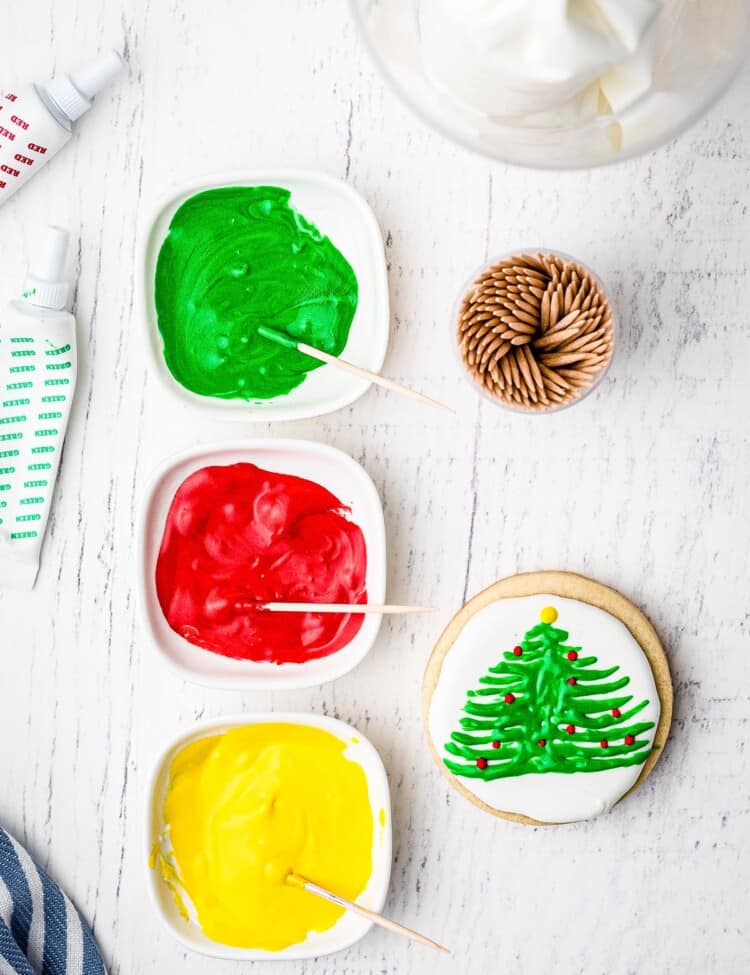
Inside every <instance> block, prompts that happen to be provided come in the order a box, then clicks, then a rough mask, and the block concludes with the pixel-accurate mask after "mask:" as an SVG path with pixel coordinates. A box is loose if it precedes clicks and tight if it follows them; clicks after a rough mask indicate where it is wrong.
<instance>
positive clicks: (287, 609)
mask: <svg viewBox="0 0 750 975" xmlns="http://www.w3.org/2000/svg"><path fill="white" fill-rule="evenodd" d="M254 605H256V606H257V607H258V608H259V609H267V610H270V612H272V613H373V614H377V613H380V614H382V615H383V616H395V615H397V614H399V613H435V612H437V611H436V610H435V608H434V607H433V606H382V605H378V604H377V603H256V604H254Z"/></svg>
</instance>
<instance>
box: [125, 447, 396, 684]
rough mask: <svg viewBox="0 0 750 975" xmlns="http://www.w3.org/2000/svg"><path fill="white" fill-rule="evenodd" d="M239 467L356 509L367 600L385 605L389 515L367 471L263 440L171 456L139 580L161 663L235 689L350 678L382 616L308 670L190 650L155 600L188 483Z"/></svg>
mask: <svg viewBox="0 0 750 975" xmlns="http://www.w3.org/2000/svg"><path fill="white" fill-rule="evenodd" d="M239 462H247V463H251V464H256V465H257V466H258V467H261V468H264V469H265V470H270V471H278V472H279V473H282V474H293V475H296V476H298V477H304V478H307V479H308V480H311V481H315V482H316V483H318V484H321V485H322V486H323V487H325V488H327V489H328V490H329V491H331V492H332V493H333V494H335V495H336V497H337V498H339V500H340V501H341V502H342V503H343V504H345V505H346V506H347V507H348V508H350V509H351V518H352V520H353V521H354V522H355V523H356V524H357V525H359V527H360V528H361V530H362V533H363V535H364V537H365V545H366V547H367V575H366V585H367V601H368V602H370V603H383V602H385V582H386V550H385V524H384V520H383V508H382V505H381V503H380V498H379V497H378V493H377V490H376V489H375V485H374V484H373V483H372V481H371V479H370V477H369V475H368V474H367V473H366V472H365V470H364V469H363V468H362V467H361V466H360V465H359V464H358V463H357V462H356V461H355V460H352V458H351V457H349V456H348V455H347V454H345V453H343V451H341V450H337V449H336V448H335V447H329V446H327V445H326V444H319V443H313V442H311V441H306V440H283V439H258V440H245V441H236V442H231V443H224V444H217V445H215V446H210V447H196V448H192V449H191V450H188V451H185V452H184V453H181V454H179V455H177V456H176V457H172V458H171V459H170V460H168V461H167V462H166V463H165V464H164V465H163V466H162V467H161V468H160V470H159V471H158V473H157V474H156V476H155V477H154V479H153V481H152V483H151V486H150V487H149V489H148V491H147V493H146V496H145V499H144V502H143V506H142V510H141V513H140V519H139V533H138V543H139V550H138V576H139V582H138V585H139V595H140V600H139V602H140V605H141V608H142V611H143V615H144V620H145V623H146V626H147V627H148V630H149V633H150V635H151V638H152V639H153V641H154V644H155V646H156V648H157V650H158V652H159V654H160V655H161V656H162V658H163V659H164V660H165V661H166V662H167V663H169V664H171V665H172V666H173V667H175V668H176V669H177V670H178V671H179V672H180V674H181V676H182V677H183V678H185V679H186V680H190V681H193V682H195V683H199V684H207V685H210V686H214V687H225V688H230V689H236V690H273V689H287V690H290V689H296V688H302V687H315V686H317V685H319V684H325V683H326V682H328V681H331V680H335V679H336V678H338V677H341V676H342V675H343V674H346V673H348V672H349V671H350V670H351V669H352V668H353V667H356V665H357V664H358V663H360V661H362V660H363V659H364V657H365V656H366V655H367V653H368V651H369V650H370V648H371V647H372V645H373V643H374V642H375V638H376V637H377V635H378V630H379V629H380V622H381V617H380V616H379V615H376V614H372V615H369V614H368V615H366V616H365V617H364V620H363V622H362V626H361V627H360V629H359V632H358V633H357V634H356V636H355V637H354V639H353V640H351V641H350V642H349V643H348V644H347V645H346V646H345V647H343V648H342V649H341V650H338V651H336V652H335V653H332V654H330V655H329V656H327V657H319V658H318V659H316V660H310V661H306V662H305V663H302V664H297V663H283V664H274V663H269V662H268V661H260V662H256V661H252V660H235V659H232V658H229V657H223V656H221V655H220V654H217V653H211V652H210V651H208V650H204V649H202V648H201V647H197V646H195V645H194V644H192V643H190V642H189V641H187V640H186V639H184V637H182V636H180V635H179V634H178V633H176V632H175V631H174V630H173V629H172V628H171V627H170V626H169V624H168V623H167V620H166V619H165V617H164V614H163V612H162V609H161V606H160V605H159V600H158V598H157V594H156V585H155V572H156V562H157V558H158V555H159V549H160V547H161V540H162V535H163V532H164V524H165V521H166V517H167V512H168V511H169V507H170V505H171V503H172V499H173V498H174V495H175V493H176V491H177V489H178V488H179V486H180V485H181V484H182V482H183V481H184V480H185V479H186V478H187V477H189V476H190V475H191V474H193V473H194V472H195V471H197V470H199V469H200V468H202V467H207V466H211V465H228V464H236V463H239Z"/></svg>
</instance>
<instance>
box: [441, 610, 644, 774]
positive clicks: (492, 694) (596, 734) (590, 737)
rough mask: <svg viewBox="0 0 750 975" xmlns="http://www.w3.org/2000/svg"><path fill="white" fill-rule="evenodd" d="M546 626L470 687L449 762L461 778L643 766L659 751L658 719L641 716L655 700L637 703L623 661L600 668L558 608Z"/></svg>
mask: <svg viewBox="0 0 750 975" xmlns="http://www.w3.org/2000/svg"><path fill="white" fill-rule="evenodd" d="M540 616H541V623H538V624H537V625H536V626H534V627H532V629H530V630H529V631H528V633H527V634H526V635H525V637H524V638H523V640H522V641H521V643H520V644H519V645H518V646H516V647H514V648H513V650H511V651H510V652H507V653H504V654H503V659H502V660H501V661H500V663H498V664H497V665H496V666H495V667H490V669H489V671H488V673H487V674H486V676H484V677H480V678H479V683H480V684H481V685H482V686H481V687H479V688H478V689H477V690H474V691H469V692H468V696H467V700H466V704H465V706H464V713H465V715H466V717H463V718H461V720H460V725H461V730H460V731H454V732H453V734H452V735H451V740H450V741H449V742H448V743H447V744H446V746H445V750H446V751H447V752H448V753H449V755H450V756H451V757H450V758H446V759H444V761H445V764H446V766H447V767H448V768H449V769H450V770H451V772H453V773H454V775H463V776H467V777H468V778H472V779H483V780H484V781H486V782H490V781H492V780H493V779H502V778H508V777H510V776H515V775H527V774H529V773H544V772H563V773H565V772H600V771H603V770H605V769H612V768H622V767H624V766H628V765H640V764H642V763H643V762H645V760H646V758H647V757H648V755H649V753H650V751H651V747H652V746H651V744H650V742H649V739H648V738H645V737H642V736H643V735H644V734H645V733H646V732H648V731H650V730H651V729H652V728H653V727H654V723H653V721H636V720H634V719H635V718H636V716H637V715H638V714H639V713H640V712H641V711H643V709H644V708H646V707H648V703H649V702H648V701H641V702H640V703H638V704H632V703H631V702H632V701H633V695H632V694H628V693H627V692H625V691H624V688H626V687H627V685H628V684H629V683H630V678H629V677H626V676H618V677H615V676H614V675H615V674H616V673H617V671H618V670H619V669H620V668H619V667H618V666H615V667H608V668H606V669H598V668H597V667H596V663H597V658H596V657H586V656H581V647H574V646H570V645H568V643H567V640H568V634H567V633H566V631H565V630H560V629H557V628H555V627H554V626H553V624H554V623H555V622H556V621H557V610H556V609H554V608H553V607H551V606H549V607H547V608H545V609H543V610H542V612H541V614H540Z"/></svg>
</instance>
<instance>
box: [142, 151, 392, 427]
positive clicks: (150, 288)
mask: <svg viewBox="0 0 750 975" xmlns="http://www.w3.org/2000/svg"><path fill="white" fill-rule="evenodd" d="M269 185H270V186H281V187H284V188H286V189H288V190H290V191H291V194H292V197H291V204H292V206H293V207H294V208H295V209H296V210H298V211H299V212H300V213H302V214H303V216H305V217H306V218H307V219H309V220H311V221H312V222H313V223H314V224H315V226H316V227H318V229H319V230H320V231H321V232H322V233H324V234H325V235H326V236H328V237H330V239H331V241H332V242H333V244H334V245H335V246H336V247H337V248H338V249H339V250H340V251H341V253H342V254H343V255H344V257H345V258H346V259H347V260H348V262H349V264H350V265H351V266H352V268H353V270H354V273H355V275H356V277H357V282H358V285H359V299H358V302H357V310H356V313H355V315H354V320H353V321H352V325H351V328H350V331H349V337H348V340H347V343H346V347H345V348H344V350H343V352H342V353H341V357H342V358H343V359H347V360H349V361H350V362H353V363H355V364H356V365H358V366H362V367H363V368H365V369H369V370H370V371H371V372H379V371H380V369H381V367H382V365H383V360H384V359H385V353H386V349H387V346H388V332H389V321H390V312H389V299H388V277H387V272H386V265H385V254H384V252H383V241H382V237H381V233H380V227H379V226H378V223H377V220H376V219H375V215H374V214H373V212H372V210H371V209H370V207H369V206H368V204H367V203H366V202H365V200H364V199H363V198H362V197H361V196H360V195H359V193H357V192H356V190H354V189H352V187H351V186H349V185H348V184H346V183H343V182H341V181H340V180H337V179H333V178H332V177H330V176H326V175H324V174H323V173H317V172H313V171H307V170H293V169H288V170H287V169H264V170H257V171H251V172H242V173H234V174H232V173H229V174H221V175H217V176H212V177H206V178H204V179H200V180H196V181H195V182H192V183H189V184H187V185H186V186H183V187H182V188H180V189H179V190H177V191H176V192H174V193H171V194H170V195H169V197H168V198H166V199H164V200H162V202H161V203H160V204H158V205H157V206H156V207H155V208H154V211H153V213H152V214H151V216H150V218H149V219H148V221H147V223H146V225H145V229H144V231H143V232H142V233H141V235H140V241H139V256H138V262H137V266H138V275H139V278H140V288H139V291H140V295H141V301H142V312H143V320H144V323H145V327H146V342H147V345H148V347H149V350H150V359H151V363H152V365H153V368H154V372H155V373H156V375H157V376H158V377H159V378H160V379H161V381H162V382H163V384H164V385H165V386H166V387H167V388H168V389H169V390H170V391H171V392H172V393H173V394H175V395H176V396H178V397H179V398H180V399H181V400H182V402H186V403H189V404H190V405H191V406H193V407H196V408H198V409H201V410H203V411H204V412H208V413H211V414H214V415H215V416H217V418H222V419H226V420H244V421H248V420H258V421H268V420H299V419H304V418H306V417H312V416H321V415H323V414H325V413H330V412H332V411H333V410H338V409H342V408H343V407H345V406H348V405H349V404H350V403H353V402H354V400H356V399H357V398H358V397H359V396H361V395H362V394H363V393H364V392H366V390H367V388H368V387H369V385H370V383H369V382H368V381H367V380H365V379H361V378H359V377H357V376H352V375H350V374H349V373H346V372H344V371H343V370H341V369H336V368H335V367H334V366H330V365H324V366H321V368H319V369H314V370H313V371H312V372H310V373H308V375H307V377H306V378H305V380H304V382H302V383H301V384H300V385H299V386H298V387H297V388H296V389H293V390H292V391H291V392H290V393H289V394H288V395H286V396H283V397H277V398H275V399H270V400H255V401H252V402H246V401H245V400H240V399H230V400H224V399H218V398H215V397H212V396H200V395H198V394H197V393H193V392H191V391H190V390H189V389H186V388H185V387H184V386H182V385H181V384H180V383H178V382H177V380H176V379H175V378H174V377H173V376H172V374H171V372H170V371H169V369H168V368H167V364H166V362H165V360H164V355H163V352H162V348H163V342H162V338H161V333H160V332H159V328H158V324H157V316H156V308H155V305H154V274H155V269H156V261H157V258H158V255H159V250H160V248H161V245H162V243H163V241H164V238H165V237H166V234H167V231H168V229H169V223H170V221H171V219H172V217H173V216H174V214H175V212H176V211H177V209H178V208H179V207H180V206H181V205H182V203H184V202H185V200H186V199H188V197H190V196H193V195H194V194H195V193H200V192H201V191H203V190H208V189H215V188H217V187H220V186H269Z"/></svg>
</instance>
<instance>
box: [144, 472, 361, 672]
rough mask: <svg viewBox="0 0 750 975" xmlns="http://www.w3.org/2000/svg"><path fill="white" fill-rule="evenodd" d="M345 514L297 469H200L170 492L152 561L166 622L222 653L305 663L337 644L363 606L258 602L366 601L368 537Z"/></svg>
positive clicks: (346, 637)
mask: <svg viewBox="0 0 750 975" xmlns="http://www.w3.org/2000/svg"><path fill="white" fill-rule="evenodd" d="M347 514H348V509H347V508H346V507H345V506H344V505H343V504H342V503H341V502H340V501H339V499H338V498H337V497H335V495H333V494H331V492H330V491H327V490H326V489H325V488H323V487H321V486H320V485H319V484H315V482H314V481H308V480H305V479H304V478H301V477H293V476H291V475H288V474H277V473H274V472H272V471H264V470H262V469H261V468H260V467H256V466H255V464H231V465H228V466H225V467H204V468H202V469H201V470H199V471H196V472H195V473H194V474H191V475H190V477H188V478H187V479H186V480H185V481H183V483H182V484H181V485H180V487H179V489H178V491H177V493H176V494H175V496H174V499H173V500H172V504H171V506H170V508H169V514H168V515H167V521H166V525H165V527H164V536H163V538H162V543H161V549H160V551H159V558H158V560H157V563H156V591H157V595H158V597H159V604H160V605H161V608H162V611H163V613H164V616H165V617H166V619H167V622H168V623H169V625H170V626H171V627H172V629H173V630H174V631H175V632H176V633H179V634H180V635H181V636H183V637H184V638H185V639H186V640H189V641H190V642H191V643H194V644H196V646H199V647H203V648H204V649H206V650H211V651H213V652H214V653H220V654H223V655H224V656H225V657H237V658H241V659H244V660H269V661H271V662H273V663H289V662H293V663H303V662H304V661H306V660H313V659H314V658H316V657H326V656H328V655H329V654H331V653H335V652H336V651H337V650H341V648H342V647H344V646H346V644H347V643H349V642H350V641H351V640H352V639H353V638H354V637H355V636H356V634H357V632H358V631H359V628H360V627H361V625H362V617H361V616H352V615H350V614H346V615H344V614H341V615H339V614H323V613H270V612H268V611H267V610H262V609H259V608H256V606H257V605H258V604H261V603H267V602H317V603H363V602H366V599H367V592H366V589H365V581H366V570H367V551H366V548H365V539H364V536H363V534H362V531H361V529H360V528H359V526H358V525H355V524H354V523H353V522H352V521H349V520H348V518H347Z"/></svg>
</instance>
